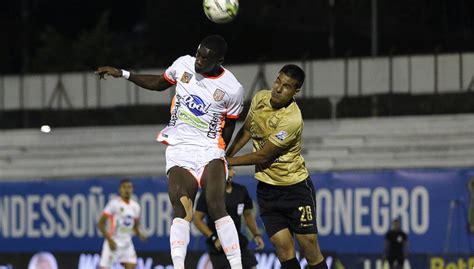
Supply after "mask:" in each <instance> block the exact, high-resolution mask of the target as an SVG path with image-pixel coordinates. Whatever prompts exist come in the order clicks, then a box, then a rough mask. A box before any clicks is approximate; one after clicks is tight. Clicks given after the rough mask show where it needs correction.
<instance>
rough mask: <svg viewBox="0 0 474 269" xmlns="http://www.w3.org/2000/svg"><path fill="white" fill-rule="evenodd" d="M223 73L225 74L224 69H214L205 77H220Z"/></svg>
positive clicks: (219, 67) (205, 74)
mask: <svg viewBox="0 0 474 269" xmlns="http://www.w3.org/2000/svg"><path fill="white" fill-rule="evenodd" d="M223 72H224V68H222V67H221V66H218V67H216V68H214V69H213V70H211V71H209V72H206V73H204V74H203V75H204V76H205V77H208V78H214V77H218V76H220V75H222V73H223Z"/></svg>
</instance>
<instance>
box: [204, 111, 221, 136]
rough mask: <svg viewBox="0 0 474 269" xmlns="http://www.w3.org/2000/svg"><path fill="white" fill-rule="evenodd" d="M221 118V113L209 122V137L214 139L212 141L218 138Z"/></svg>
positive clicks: (215, 114)
mask: <svg viewBox="0 0 474 269" xmlns="http://www.w3.org/2000/svg"><path fill="white" fill-rule="evenodd" d="M220 117H221V114H220V113H214V114H213V115H212V119H211V121H210V122H209V131H208V132H207V137H209V138H212V139H214V138H216V137H217V132H218V128H219V119H220Z"/></svg>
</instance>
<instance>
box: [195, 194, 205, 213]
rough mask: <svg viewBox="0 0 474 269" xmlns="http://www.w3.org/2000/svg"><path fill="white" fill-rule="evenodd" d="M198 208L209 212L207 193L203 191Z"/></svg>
mask: <svg viewBox="0 0 474 269" xmlns="http://www.w3.org/2000/svg"><path fill="white" fill-rule="evenodd" d="M196 210H197V211H201V212H204V213H207V203H206V193H205V192H204V191H201V195H199V198H198V200H197V202H196Z"/></svg>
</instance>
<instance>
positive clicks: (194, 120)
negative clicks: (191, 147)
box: [178, 111, 208, 129]
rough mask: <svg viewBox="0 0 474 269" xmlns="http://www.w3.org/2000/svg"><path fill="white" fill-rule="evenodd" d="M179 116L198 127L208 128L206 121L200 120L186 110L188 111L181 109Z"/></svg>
mask: <svg viewBox="0 0 474 269" xmlns="http://www.w3.org/2000/svg"><path fill="white" fill-rule="evenodd" d="M178 118H179V119H180V120H182V121H184V122H186V123H188V124H190V125H192V126H194V127H196V128H198V129H207V127H208V125H207V123H205V122H204V121H202V120H200V119H199V118H197V117H196V116H194V115H193V114H191V113H189V112H186V111H181V112H180V113H179V116H178Z"/></svg>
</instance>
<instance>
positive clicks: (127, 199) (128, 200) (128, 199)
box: [121, 197, 130, 204]
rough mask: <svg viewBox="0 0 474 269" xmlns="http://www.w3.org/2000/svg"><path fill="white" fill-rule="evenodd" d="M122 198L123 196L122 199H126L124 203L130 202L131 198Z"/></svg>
mask: <svg viewBox="0 0 474 269" xmlns="http://www.w3.org/2000/svg"><path fill="white" fill-rule="evenodd" d="M121 198H122V201H124V203H126V204H128V203H130V198H123V197H121Z"/></svg>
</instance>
